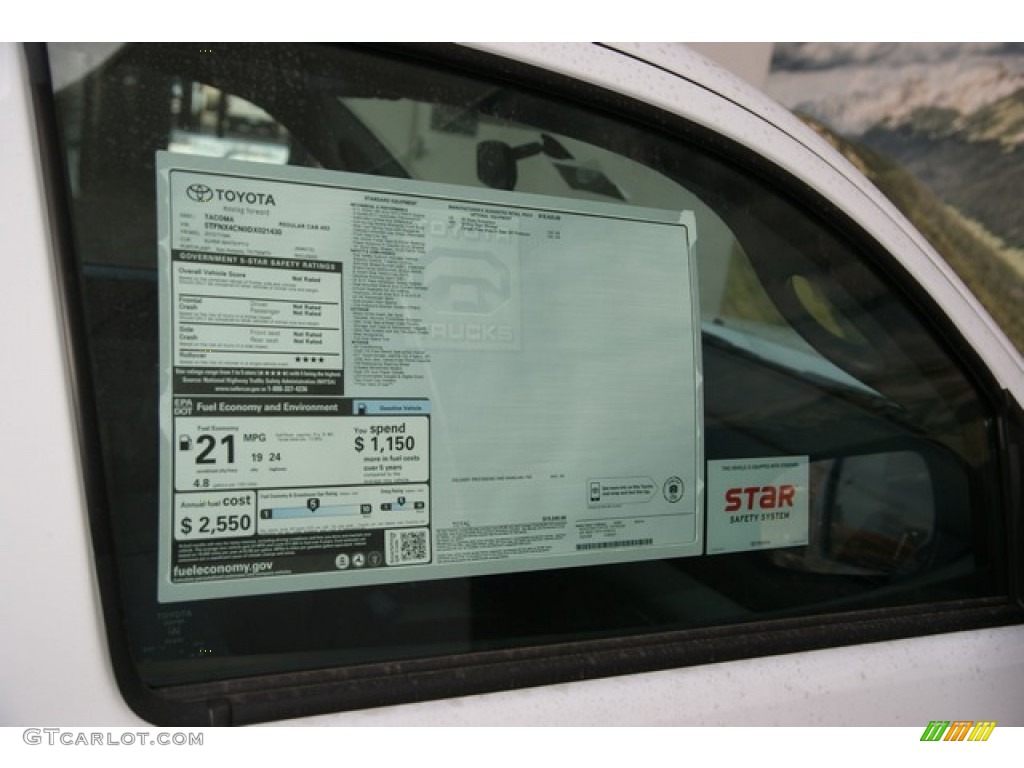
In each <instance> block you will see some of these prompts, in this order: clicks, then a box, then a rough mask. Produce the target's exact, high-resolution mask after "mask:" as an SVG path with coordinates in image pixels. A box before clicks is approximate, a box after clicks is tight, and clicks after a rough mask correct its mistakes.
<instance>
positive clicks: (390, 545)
mask: <svg viewBox="0 0 1024 768" xmlns="http://www.w3.org/2000/svg"><path fill="white" fill-rule="evenodd" d="M386 542H387V546H386V547H385V552H384V555H385V557H386V559H387V564H388V565H409V564H411V563H429V562H430V531H429V530H428V529H426V528H417V529H415V530H409V531H388V532H387V539H386Z"/></svg>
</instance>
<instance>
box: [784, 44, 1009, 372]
mask: <svg viewBox="0 0 1024 768" xmlns="http://www.w3.org/2000/svg"><path fill="white" fill-rule="evenodd" d="M764 89H765V90H766V91H767V92H768V93H769V94H770V95H772V96H773V97H774V98H775V99H777V100H778V101H779V102H781V103H782V104H783V105H785V106H786V107H788V108H789V109H791V110H793V111H794V112H796V113H797V114H798V115H800V116H801V117H802V118H803V119H805V120H806V121H807V122H808V123H809V124H811V125H812V127H814V128H815V130H817V131H818V132H819V133H821V134H822V135H823V136H825V137H826V138H827V139H828V140H829V141H830V142H831V143H832V144H833V145H834V146H836V147H838V148H839V149H840V151H842V152H843V153H844V154H845V155H846V156H847V158H848V159H850V160H851V161H852V162H853V163H854V164H855V165H857V166H858V167H860V168H861V170H863V171H864V172H865V174H866V175H867V176H868V178H870V179H871V181H872V182H874V184H875V185H876V186H877V187H878V188H879V189H880V190H881V191H882V192H883V193H884V194H885V195H886V196H888V197H889V199H890V200H892V202H893V203H894V204H895V205H896V206H897V207H898V208H900V210H902V211H903V213H904V214H905V215H906V216H907V217H908V218H909V219H910V220H911V221H912V222H913V223H914V224H915V225H916V226H917V227H918V229H920V230H921V232H922V234H924V235H925V237H927V238H928V240H929V241H930V242H931V243H932V245H933V246H934V247H935V249H936V250H937V251H938V252H939V253H941V254H942V255H943V257H944V258H945V259H946V260H947V261H948V262H949V264H950V265H951V266H952V267H953V269H954V270H955V271H956V272H957V273H958V274H959V275H960V276H961V278H963V280H964V281H965V282H966V283H967V284H968V285H969V286H970V287H971V289H972V290H973V291H974V292H975V294H976V295H977V296H978V298H979V299H980V300H981V302H982V303H983V304H984V305H985V306H986V308H987V309H988V310H989V312H990V313H991V314H992V315H993V317H994V318H995V319H996V321H997V322H999V323H1000V325H1001V326H1002V327H1003V328H1004V329H1005V331H1006V332H1007V334H1008V335H1009V336H1010V338H1011V339H1012V341H1013V342H1014V344H1015V345H1016V346H1017V349H1018V350H1020V351H1021V352H1022V353H1024V312H1022V311H1021V310H1022V309H1024V201H1022V191H1024V44H1021V43H985V44H978V43H971V44H968V43H776V44H775V45H774V46H773V49H772V57H771V62H770V68H769V74H768V77H767V80H766V82H765V84H764Z"/></svg>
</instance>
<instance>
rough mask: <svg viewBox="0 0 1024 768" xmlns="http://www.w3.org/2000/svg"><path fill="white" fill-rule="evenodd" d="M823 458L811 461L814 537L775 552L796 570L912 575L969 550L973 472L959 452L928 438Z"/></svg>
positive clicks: (811, 531) (810, 533)
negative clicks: (966, 525) (966, 522)
mask: <svg viewBox="0 0 1024 768" xmlns="http://www.w3.org/2000/svg"><path fill="white" fill-rule="evenodd" d="M891 447H892V450H883V449H881V448H879V449H877V450H869V451H865V452H864V453H856V454H852V455H846V456H840V457H835V458H823V459H818V460H816V461H812V462H811V465H810V486H811V487H810V505H809V506H810V508H809V515H810V519H809V521H808V524H809V531H808V544H807V545H806V546H805V547H801V548H799V549H797V548H792V549H788V550H778V551H776V552H773V553H772V561H773V563H774V564H775V565H777V566H780V567H783V568H787V569H790V570H798V571H805V572H812V573H822V574H833V575H843V576H908V575H912V574H914V573H916V572H919V571H923V570H925V569H927V568H928V567H930V566H934V565H935V564H936V562H952V561H954V560H956V559H957V558H959V557H962V556H963V555H965V554H968V553H969V552H970V548H971V538H970V531H969V530H960V529H959V527H958V526H957V524H955V521H959V520H962V517H963V516H962V514H958V511H959V510H962V509H963V508H964V505H965V504H966V503H967V499H968V496H969V494H968V491H969V489H968V482H969V480H968V476H967V473H966V472H965V469H964V467H962V466H961V465H960V464H959V463H958V462H957V461H956V459H955V458H954V457H953V456H952V454H951V453H950V452H949V451H947V450H946V449H944V448H942V447H941V446H937V445H933V444H930V443H926V442H924V441H918V440H912V441H904V442H903V444H902V445H898V446H891Z"/></svg>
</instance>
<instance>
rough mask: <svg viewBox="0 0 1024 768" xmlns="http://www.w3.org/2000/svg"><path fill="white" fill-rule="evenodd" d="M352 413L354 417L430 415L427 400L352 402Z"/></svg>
mask: <svg viewBox="0 0 1024 768" xmlns="http://www.w3.org/2000/svg"><path fill="white" fill-rule="evenodd" d="M352 413H353V414H355V415H356V416H382V415H383V416H407V415H409V414H422V415H427V414H429V413H430V401H429V400H354V401H352Z"/></svg>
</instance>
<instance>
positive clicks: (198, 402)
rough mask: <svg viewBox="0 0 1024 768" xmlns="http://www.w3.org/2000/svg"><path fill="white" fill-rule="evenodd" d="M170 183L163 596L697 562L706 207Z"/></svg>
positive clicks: (161, 195)
mask: <svg viewBox="0 0 1024 768" xmlns="http://www.w3.org/2000/svg"><path fill="white" fill-rule="evenodd" d="M157 189H158V206H159V227H160V230H159V256H160V276H159V291H160V356H161V369H162V377H161V399H160V424H161V435H162V447H161V492H160V497H161V511H160V515H161V518H160V574H159V590H158V593H159V597H160V600H161V601H162V602H174V601H180V600H194V599H206V598H217V597H230V596H238V595H248V594H268V593H275V592H287V591H294V590H307V589H326V588H338V587H347V586H355V585H367V584H377V583H397V582H405V581H414V580H421V579H436V578H449V577H454V576H472V575H482V574H488V573H498V572H514V571H522V570H535V569H542V568H562V567H571V566H580V565H593V564H599V563H616V562H624V561H631V560H644V559H657V558H666V557H681V556H690V555H698V554H700V553H701V550H702V538H703V530H702V527H703V520H702V516H701V515H699V514H698V510H700V509H701V508H702V506H703V500H702V493H703V485H702V483H703V476H702V466H703V456H702V453H703V435H702V428H703V425H702V412H703V409H702V405H701V391H700V340H699V321H698V319H697V318H699V312H698V306H697V298H696V296H697V284H696V278H695V272H694V270H695V266H694V258H693V254H692V250H691V249H692V246H693V242H694V240H695V237H696V233H695V227H694V217H693V214H692V213H690V212H678V211H676V212H671V211H662V210H654V209H645V208H635V207H628V206H622V205H618V204H608V203H604V202H589V201H579V200H567V199H561V198H550V197H544V196H538V195H527V194H522V193H515V192H500V191H495V190H489V189H488V190H480V189H473V188H466V187H454V186H447V185H440V184H432V183H426V182H419V181H412V180H404V179H384V178H378V177H366V176H360V175H353V174H346V173H339V172H331V171H323V170H318V169H305V168H280V167H272V166H266V165H261V164H255V163H242V162H235V161H228V160H221V159H214V158H203V157H196V156H186V155H177V154H173V153H166V152H160V153H158V155H157ZM805 518H806V514H805Z"/></svg>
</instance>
